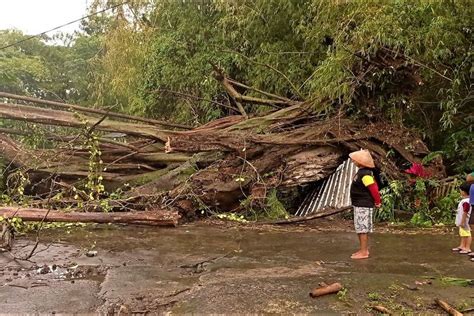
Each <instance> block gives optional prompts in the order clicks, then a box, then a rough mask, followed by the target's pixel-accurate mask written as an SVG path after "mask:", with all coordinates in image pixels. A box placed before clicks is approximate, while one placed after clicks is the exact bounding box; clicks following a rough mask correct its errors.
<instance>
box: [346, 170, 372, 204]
mask: <svg viewBox="0 0 474 316" xmlns="http://www.w3.org/2000/svg"><path fill="white" fill-rule="evenodd" d="M364 176H373V173H372V170H370V169H368V168H360V169H359V171H357V173H356V175H355V176H354V179H353V180H352V184H351V200H352V205H353V206H358V207H375V202H374V199H373V197H372V195H371V194H370V191H369V189H367V187H366V186H365V185H364V183H363V182H362V178H363V177H364Z"/></svg>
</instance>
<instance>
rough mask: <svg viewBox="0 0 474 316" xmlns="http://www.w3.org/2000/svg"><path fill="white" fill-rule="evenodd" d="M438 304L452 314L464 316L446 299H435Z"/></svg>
mask: <svg viewBox="0 0 474 316" xmlns="http://www.w3.org/2000/svg"><path fill="white" fill-rule="evenodd" d="M435 302H436V304H438V305H439V306H440V307H441V308H442V309H444V310H445V311H446V312H447V313H448V314H449V315H452V316H462V315H463V314H462V313H461V312H459V311H457V310H456V309H455V308H454V307H452V306H451V305H449V304H448V303H446V302H445V301H442V300H440V299H439V298H436V299H435Z"/></svg>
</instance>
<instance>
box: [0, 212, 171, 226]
mask: <svg viewBox="0 0 474 316" xmlns="http://www.w3.org/2000/svg"><path fill="white" fill-rule="evenodd" d="M46 215H47V216H46ZM0 216H1V217H3V218H10V217H18V218H21V219H22V220H24V221H33V222H36V221H41V220H43V218H44V221H45V222H69V223H78V222H80V223H101V224H106V223H107V224H108V223H116V224H117V223H122V224H140V225H150V226H177V225H178V220H179V218H180V215H179V214H178V212H174V211H167V210H154V211H142V212H123V213H122V212H115V213H114V212H111V213H103V212H88V213H81V212H69V213H66V212H61V211H57V210H54V211H53V210H50V211H49V213H48V210H46V209H39V208H15V207H0Z"/></svg>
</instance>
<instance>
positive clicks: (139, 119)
mask: <svg viewBox="0 0 474 316" xmlns="http://www.w3.org/2000/svg"><path fill="white" fill-rule="evenodd" d="M0 97H3V98H8V99H14V100H21V101H27V102H32V103H38V104H44V105H50V106H53V107H56V108H59V109H64V110H75V111H78V112H84V113H92V114H100V115H106V114H107V116H109V117H116V118H121V119H126V120H130V121H137V122H144V123H148V124H151V125H161V126H168V127H175V128H181V129H190V127H189V126H186V125H182V124H175V123H170V122H164V121H158V120H153V119H149V118H144V117H139V116H132V115H128V114H122V113H115V112H107V111H104V110H99V109H93V108H88V107H84V106H80V105H75V104H67V103H63V102H56V101H49V100H42V99H38V98H32V97H26V96H21V95H16V94H12V93H6V92H0Z"/></svg>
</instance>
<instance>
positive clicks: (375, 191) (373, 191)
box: [362, 175, 382, 204]
mask: <svg viewBox="0 0 474 316" xmlns="http://www.w3.org/2000/svg"><path fill="white" fill-rule="evenodd" d="M362 183H363V184H364V186H365V187H366V188H367V189H368V190H369V192H370V195H372V198H373V199H374V202H375V204H380V203H382V201H381V199H380V192H379V186H378V185H377V182H375V179H374V177H373V176H369V175H365V176H363V177H362Z"/></svg>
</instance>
